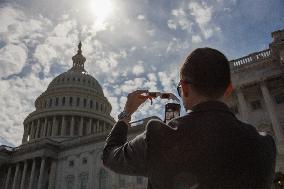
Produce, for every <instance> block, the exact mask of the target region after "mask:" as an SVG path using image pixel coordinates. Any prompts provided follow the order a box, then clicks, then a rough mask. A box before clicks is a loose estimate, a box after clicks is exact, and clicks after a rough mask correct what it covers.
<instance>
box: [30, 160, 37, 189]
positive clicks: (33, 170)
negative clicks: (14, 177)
mask: <svg viewBox="0 0 284 189" xmlns="http://www.w3.org/2000/svg"><path fill="white" fill-rule="evenodd" d="M35 168H36V159H33V162H32V170H31V175H30V183H29V189H32V188H33V184H34V177H35Z"/></svg>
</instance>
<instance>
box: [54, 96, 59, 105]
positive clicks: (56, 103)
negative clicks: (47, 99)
mask: <svg viewBox="0 0 284 189" xmlns="http://www.w3.org/2000/svg"><path fill="white" fill-rule="evenodd" d="M58 101H59V99H58V97H56V99H55V106H58Z"/></svg>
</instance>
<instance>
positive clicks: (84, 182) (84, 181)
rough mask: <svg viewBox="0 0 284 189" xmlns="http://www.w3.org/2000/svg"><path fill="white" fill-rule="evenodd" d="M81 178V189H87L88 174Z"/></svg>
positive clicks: (83, 174) (81, 175)
mask: <svg viewBox="0 0 284 189" xmlns="http://www.w3.org/2000/svg"><path fill="white" fill-rule="evenodd" d="M79 177H80V189H87V186H88V173H81V174H80V176H79Z"/></svg>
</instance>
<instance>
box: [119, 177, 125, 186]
mask: <svg viewBox="0 0 284 189" xmlns="http://www.w3.org/2000/svg"><path fill="white" fill-rule="evenodd" d="M118 187H120V188H122V187H125V178H124V177H123V176H122V175H118Z"/></svg>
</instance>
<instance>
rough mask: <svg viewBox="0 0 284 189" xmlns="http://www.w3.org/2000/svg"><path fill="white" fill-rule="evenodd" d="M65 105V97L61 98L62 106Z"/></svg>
mask: <svg viewBox="0 0 284 189" xmlns="http://www.w3.org/2000/svg"><path fill="white" fill-rule="evenodd" d="M64 105H65V97H63V98H62V106H64Z"/></svg>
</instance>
